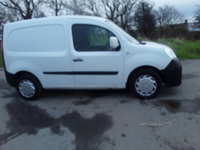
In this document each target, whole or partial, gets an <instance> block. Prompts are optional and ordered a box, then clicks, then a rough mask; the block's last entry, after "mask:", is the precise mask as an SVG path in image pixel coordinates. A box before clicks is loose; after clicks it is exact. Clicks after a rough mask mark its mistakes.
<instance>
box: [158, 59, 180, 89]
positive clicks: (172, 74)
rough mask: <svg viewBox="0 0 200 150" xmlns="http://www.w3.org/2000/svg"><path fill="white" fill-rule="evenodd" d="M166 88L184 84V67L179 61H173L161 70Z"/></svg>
mask: <svg viewBox="0 0 200 150" xmlns="http://www.w3.org/2000/svg"><path fill="white" fill-rule="evenodd" d="M161 73H162V75H163V78H164V79H163V80H164V83H165V85H166V86H168V87H173V86H179V85H181V82H182V65H181V63H180V61H179V60H172V61H171V62H170V63H169V65H168V66H167V67H166V68H165V69H163V70H161Z"/></svg>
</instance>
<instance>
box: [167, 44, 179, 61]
mask: <svg viewBox="0 0 200 150" xmlns="http://www.w3.org/2000/svg"><path fill="white" fill-rule="evenodd" d="M165 52H166V54H167V55H168V56H169V57H170V58H171V59H177V56H176V54H175V53H174V51H173V50H172V49H171V48H169V47H165Z"/></svg>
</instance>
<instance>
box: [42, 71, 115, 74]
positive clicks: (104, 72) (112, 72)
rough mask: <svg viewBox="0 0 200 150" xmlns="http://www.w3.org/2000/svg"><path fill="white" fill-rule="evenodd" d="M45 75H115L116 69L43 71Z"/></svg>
mask: <svg viewBox="0 0 200 150" xmlns="http://www.w3.org/2000/svg"><path fill="white" fill-rule="evenodd" d="M43 73H44V74H46V75H117V74H118V72H117V71H116V72H115V71H97V72H43Z"/></svg>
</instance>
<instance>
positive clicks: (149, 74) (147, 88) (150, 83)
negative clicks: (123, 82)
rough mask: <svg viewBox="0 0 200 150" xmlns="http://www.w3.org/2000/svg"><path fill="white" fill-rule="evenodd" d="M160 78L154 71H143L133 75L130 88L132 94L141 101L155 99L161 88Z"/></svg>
mask: <svg viewBox="0 0 200 150" xmlns="http://www.w3.org/2000/svg"><path fill="white" fill-rule="evenodd" d="M161 85H162V81H161V78H160V76H159V75H158V74H157V73H156V72H155V71H154V70H152V69H148V68H146V69H141V70H138V71H137V72H135V73H134V74H132V75H131V77H130V80H129V88H130V91H131V93H133V94H134V95H135V96H137V97H139V98H141V99H150V98H153V97H155V96H156V95H157V94H158V93H159V91H160V88H161Z"/></svg>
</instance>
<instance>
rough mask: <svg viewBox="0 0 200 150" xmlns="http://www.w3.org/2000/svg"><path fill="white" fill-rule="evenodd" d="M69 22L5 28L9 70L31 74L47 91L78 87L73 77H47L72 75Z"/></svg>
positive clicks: (10, 25) (59, 21)
mask: <svg viewBox="0 0 200 150" xmlns="http://www.w3.org/2000/svg"><path fill="white" fill-rule="evenodd" d="M66 25H67V21H66V19H64V18H63V19H60V20H55V19H52V20H48V21H47V22H44V21H43V20H37V21H30V22H29V24H28V23H27V22H25V23H23V22H22V23H20V22H19V23H17V24H16V25H14V24H9V26H8V27H7V26H5V32H6V35H7V36H6V37H5V45H6V46H5V47H4V48H5V49H4V52H5V55H6V68H7V71H8V72H9V73H11V74H16V73H17V72H20V71H27V72H30V73H31V74H33V75H35V76H36V77H37V78H38V79H39V81H40V82H41V84H42V86H43V88H65V87H73V86H74V77H73V75H65V76H63V75H55V74H44V72H57V71H61V72H70V71H72V68H71V62H70V56H69V55H70V53H69V49H68V47H69V46H68V45H69V44H68V34H67V30H66Z"/></svg>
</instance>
